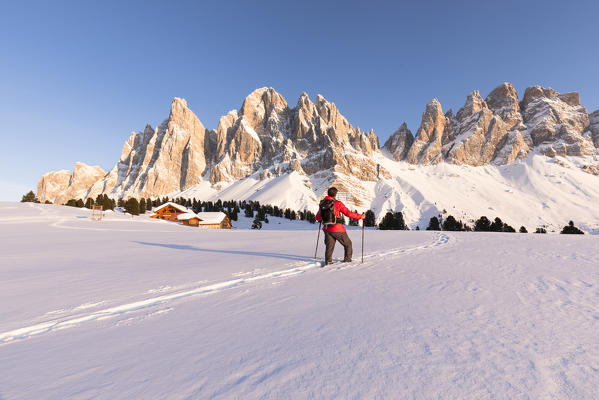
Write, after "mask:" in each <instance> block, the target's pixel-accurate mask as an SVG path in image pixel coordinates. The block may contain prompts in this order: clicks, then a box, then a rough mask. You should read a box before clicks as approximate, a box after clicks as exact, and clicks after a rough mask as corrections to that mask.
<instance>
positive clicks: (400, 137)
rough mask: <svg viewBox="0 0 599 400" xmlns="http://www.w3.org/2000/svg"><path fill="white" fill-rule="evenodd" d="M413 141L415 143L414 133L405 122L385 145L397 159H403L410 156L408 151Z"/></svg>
mask: <svg viewBox="0 0 599 400" xmlns="http://www.w3.org/2000/svg"><path fill="white" fill-rule="evenodd" d="M412 143H414V135H412V132H411V131H410V129H408V125H407V124H406V123H405V122H404V123H402V124H401V126H400V127H399V129H397V130H396V131H395V132H394V133H393V135H391V136H390V137H389V139H387V141H386V142H385V144H384V146H383V147H384V148H386V149H387V150H388V151H389V152H390V153H391V155H392V156H393V158H394V159H395V160H396V161H403V160H405V159H406V157H407V156H408V151H409V150H410V147H412Z"/></svg>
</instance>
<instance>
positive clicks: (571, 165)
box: [177, 154, 599, 231]
mask: <svg viewBox="0 0 599 400" xmlns="http://www.w3.org/2000/svg"><path fill="white" fill-rule="evenodd" d="M374 160H375V161H376V162H377V163H378V164H380V165H381V166H382V167H383V168H385V169H386V170H387V171H389V172H390V174H391V177H390V178H388V179H385V178H382V177H381V179H379V180H378V181H377V182H367V181H360V186H361V189H360V193H359V194H357V197H359V198H360V199H361V201H362V202H363V204H367V206H366V207H365V206H363V205H362V206H359V205H356V204H353V203H352V201H351V200H347V199H349V198H350V196H348V195H347V194H346V193H340V194H339V198H340V199H341V200H343V201H344V202H345V203H346V205H347V206H348V207H349V208H351V209H352V210H354V209H356V210H358V211H359V212H364V211H366V210H367V209H368V208H370V209H372V210H373V211H374V212H375V214H376V215H377V217H378V219H379V220H380V219H381V218H382V217H383V215H384V214H385V213H386V212H387V211H401V212H403V214H404V217H405V219H406V222H407V223H408V224H409V226H410V227H411V228H416V226H419V227H420V229H423V228H426V226H427V225H428V221H429V219H430V218H431V217H432V216H438V215H442V217H443V218H445V217H447V216H448V215H453V216H454V217H455V218H457V219H460V220H462V221H464V222H467V223H469V224H472V222H473V220H475V219H477V218H479V217H481V216H483V215H484V216H486V217H488V218H489V219H494V218H495V217H500V218H501V219H502V220H503V221H504V222H507V223H508V224H510V225H512V226H513V227H514V228H516V229H518V228H519V227H520V226H522V225H524V226H525V227H526V228H527V229H528V230H533V231H534V229H535V228H537V227H540V226H546V227H547V228H548V230H549V231H551V230H555V231H557V230H559V229H561V227H563V226H564V225H566V224H567V223H568V221H570V220H573V221H574V222H575V223H576V225H577V226H580V227H582V229H584V230H586V231H593V230H599V177H597V176H595V175H591V174H588V173H585V172H583V171H582V170H581V168H580V166H582V165H586V164H588V163H589V162H590V161H591V160H589V159H588V158H584V157H568V158H561V157H556V158H548V157H545V156H542V155H538V154H533V155H530V156H529V157H528V158H527V159H525V160H523V161H519V162H516V163H513V164H510V165H501V166H496V165H485V166H481V167H473V166H468V165H454V164H449V163H440V164H437V165H418V166H415V165H412V164H408V163H406V162H397V161H394V160H392V159H390V158H389V157H388V155H387V154H376V155H375V156H374ZM334 179H336V182H345V185H344V186H345V187H349V188H355V187H356V185H354V184H352V182H351V178H350V177H346V176H344V175H342V174H337V175H333V174H332V173H330V174H323V173H319V174H315V175H311V176H310V175H303V174H300V173H297V172H292V173H287V174H283V175H281V176H278V177H272V178H267V179H263V180H260V179H259V173H255V174H253V175H252V176H250V177H248V178H245V179H241V180H238V181H235V182H233V183H230V184H226V185H224V186H210V183H209V182H203V183H201V184H199V185H196V186H194V187H192V188H190V189H188V190H186V191H184V192H182V193H180V194H179V195H177V196H183V197H188V198H196V199H198V200H208V201H215V200H217V199H221V200H257V201H259V202H260V203H262V204H272V205H277V206H279V207H284V208H287V207H288V208H291V209H295V210H302V209H308V210H311V211H313V212H316V211H317V208H318V205H317V204H318V199H320V198H321V197H322V196H323V194H324V192H325V191H326V188H327V187H328V186H329V185H330V184H331V183H333V181H334ZM356 190H357V189H356ZM353 194H354V195H356V193H353Z"/></svg>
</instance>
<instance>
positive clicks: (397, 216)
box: [393, 211, 408, 231]
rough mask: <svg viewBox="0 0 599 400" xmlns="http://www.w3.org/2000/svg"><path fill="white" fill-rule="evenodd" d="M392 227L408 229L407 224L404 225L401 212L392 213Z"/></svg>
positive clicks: (401, 229)
mask: <svg viewBox="0 0 599 400" xmlns="http://www.w3.org/2000/svg"><path fill="white" fill-rule="evenodd" d="M393 229H395V230H400V231H405V230H407V229H408V226H407V225H406V223H405V221H404V219H403V214H402V212H401V211H398V212H396V213H394V214H393Z"/></svg>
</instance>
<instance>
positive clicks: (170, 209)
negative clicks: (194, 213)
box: [150, 201, 189, 222]
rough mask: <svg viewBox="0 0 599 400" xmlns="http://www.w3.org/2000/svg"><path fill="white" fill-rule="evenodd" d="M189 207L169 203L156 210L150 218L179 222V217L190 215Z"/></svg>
mask: <svg viewBox="0 0 599 400" xmlns="http://www.w3.org/2000/svg"><path fill="white" fill-rule="evenodd" d="M188 212H189V210H188V209H187V207H185V206H182V205H179V204H177V203H173V202H170V201H169V202H168V203H164V204H163V205H161V206H159V207H156V208H155V209H154V214H152V215H150V218H156V219H164V220H166V221H173V222H177V221H178V219H177V216H179V215H181V214H185V213H188Z"/></svg>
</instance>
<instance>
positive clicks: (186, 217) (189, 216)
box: [177, 212, 200, 221]
mask: <svg viewBox="0 0 599 400" xmlns="http://www.w3.org/2000/svg"><path fill="white" fill-rule="evenodd" d="M192 218H198V219H199V218H200V217H198V216H197V215H196V214H195V213H192V212H186V213H183V214H179V215H177V219H178V220H179V221H187V220H190V219H192Z"/></svg>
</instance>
